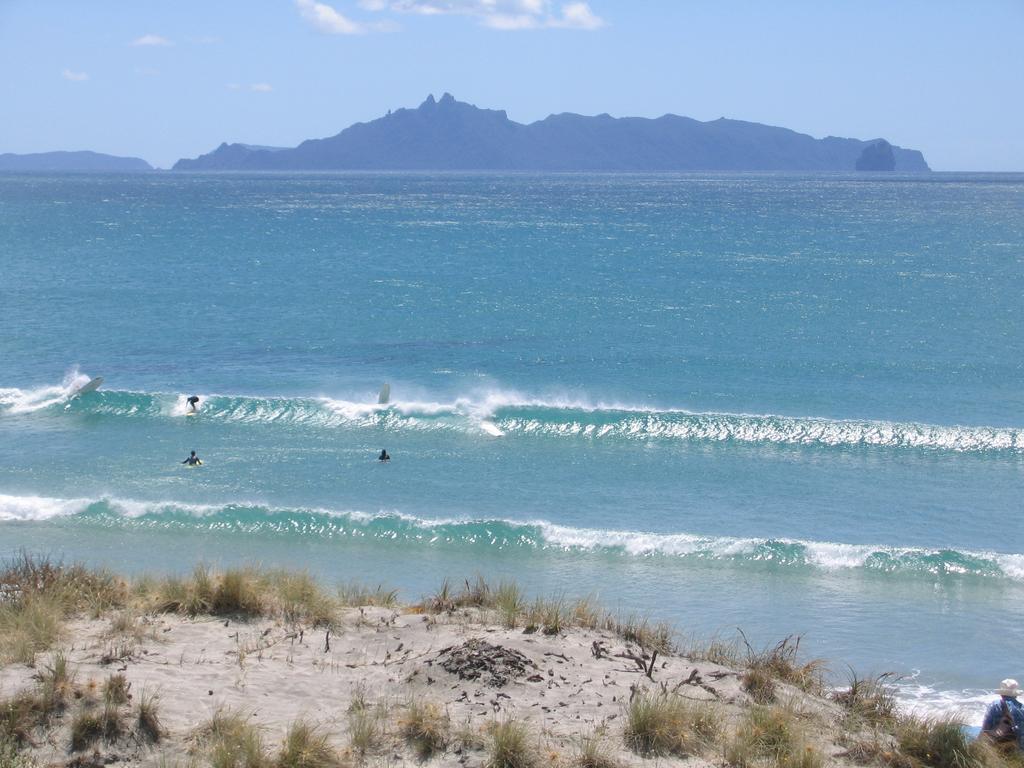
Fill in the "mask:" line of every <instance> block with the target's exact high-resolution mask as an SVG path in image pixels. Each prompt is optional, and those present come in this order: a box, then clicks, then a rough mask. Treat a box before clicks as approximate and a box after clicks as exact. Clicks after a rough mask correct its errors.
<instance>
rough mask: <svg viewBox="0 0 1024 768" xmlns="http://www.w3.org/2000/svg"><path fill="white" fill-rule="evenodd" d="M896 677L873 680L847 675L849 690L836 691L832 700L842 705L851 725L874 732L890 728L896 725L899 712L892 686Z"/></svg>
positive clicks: (875, 678) (887, 673)
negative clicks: (873, 729) (865, 727)
mask: <svg viewBox="0 0 1024 768" xmlns="http://www.w3.org/2000/svg"><path fill="white" fill-rule="evenodd" d="M895 679H896V676H895V675H894V674H893V673H891V672H885V673H883V674H881V675H877V676H876V677H859V676H858V675H857V673H856V672H853V671H852V670H851V671H850V686H849V687H848V688H846V689H844V690H838V691H835V692H834V693H833V694H832V699H833V700H834V701H836V702H837V703H839V704H841V705H842V707H843V708H844V709H845V710H846V712H847V717H848V718H849V719H850V720H851V723H850V724H851V725H852V726H853V727H857V726H859V725H861V724H864V725H868V726H872V727H875V728H878V727H885V728H892V727H894V726H895V725H896V722H897V715H898V711H897V708H896V694H895V691H894V689H893V686H892V682H893V681H895Z"/></svg>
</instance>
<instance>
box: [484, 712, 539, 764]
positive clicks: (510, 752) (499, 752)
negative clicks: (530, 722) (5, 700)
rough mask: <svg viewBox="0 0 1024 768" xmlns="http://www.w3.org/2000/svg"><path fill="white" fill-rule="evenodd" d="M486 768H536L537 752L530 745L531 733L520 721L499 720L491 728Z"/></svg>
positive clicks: (537, 762)
mask: <svg viewBox="0 0 1024 768" xmlns="http://www.w3.org/2000/svg"><path fill="white" fill-rule="evenodd" d="M488 736H489V738H488V743H487V761H486V762H485V763H484V768H536V766H538V765H539V764H540V760H539V758H538V756H537V751H536V750H535V749H534V748H533V745H532V744H531V743H530V731H529V730H528V729H527V727H526V725H525V724H524V723H522V722H520V721H518V720H514V719H511V718H509V719H506V720H498V721H497V722H495V723H493V724H492V725H491V727H490V733H489V734H488Z"/></svg>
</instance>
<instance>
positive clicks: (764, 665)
mask: <svg viewBox="0 0 1024 768" xmlns="http://www.w3.org/2000/svg"><path fill="white" fill-rule="evenodd" d="M740 635H741V636H742V637H743V643H744V645H746V648H747V659H746V667H747V669H748V670H750V671H751V672H757V673H761V674H764V675H767V676H769V677H772V678H774V679H776V680H781V681H782V682H784V683H789V684H790V685H794V686H796V687H797V688H799V689H800V690H801V691H804V692H805V693H812V694H815V695H820V694H821V693H823V692H824V690H825V679H824V675H825V663H824V662H823V661H822V660H821V659H811V660H810V661H800V659H799V656H800V636H799V635H790V636H789V637H784V638H783V639H782V640H780V641H779V642H778V643H776V644H775V645H773V646H769V647H768V648H765V649H764V650H762V651H755V650H754V649H753V647H752V646H751V645H750V643H749V642H747V638H746V636H745V635H743V633H742V632H740Z"/></svg>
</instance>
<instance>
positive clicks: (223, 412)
mask: <svg viewBox="0 0 1024 768" xmlns="http://www.w3.org/2000/svg"><path fill="white" fill-rule="evenodd" d="M87 380H88V377H86V376H83V375H81V374H79V373H78V372H77V371H75V372H73V374H72V375H70V376H69V377H68V378H67V379H65V381H64V382H63V383H62V384H61V385H58V386H50V387H41V388H39V389H35V390H20V389H10V388H8V389H0V415H10V416H17V415H21V416H25V415H28V414H33V413H37V412H50V413H60V414H64V413H70V414H72V415H74V414H79V415H91V416H97V417H114V418H150V419H168V418H177V417H184V416H185V415H186V404H185V397H184V396H183V395H174V394H165V393H151V392H130V391H118V390H100V391H97V392H93V393H90V394H89V395H87V396H85V397H81V398H78V399H75V400H70V401H69V400H68V397H69V395H70V393H71V392H73V391H74V389H75V388H76V387H78V386H80V385H81V384H83V383H84V382H85V381H87ZM199 417H200V418H201V419H203V420H204V421H213V422H225V423H238V424H269V425H296V426H305V427H310V428H350V429H360V428H374V429H384V430H388V431H406V430H413V431H449V432H460V433H468V434H488V435H491V436H501V435H510V436H520V437H548V438H575V439H581V440H626V441H645V440H665V441H689V442H706V443H739V444H769V445H783V446H812V447H824V448H833V447H839V448H861V447H869V448H894V449H907V448H909V449H921V450H934V451H954V452H970V453H977V452H991V451H996V452H1011V453H1024V428H1018V427H984V426H944V425H936V424H923V423H917V422H891V421H878V420H870V419H827V418H817V417H799V416H777V415H757V414H734V413H711V412H705V413H701V412H692V411H687V410H682V409H654V408H642V407H634V406H630V405H622V404H596V405H595V404H590V403H587V402H585V401H575V400H567V399H566V400H559V399H537V398H530V397H523V396H519V395H517V394H515V393H507V392H500V391H498V392H489V393H483V394H480V395H478V396H473V397H465V398H455V399H452V400H449V401H430V400H409V401H402V400H399V401H397V402H394V403H391V404H389V405H377V404H375V403H371V402H365V401H364V402H359V401H353V400H340V399H333V398H327V397H320V398H313V397H307V398H303V397H297V398H296V397H246V396H238V395H216V394H211V395H206V396H202V405H201V411H200V413H199Z"/></svg>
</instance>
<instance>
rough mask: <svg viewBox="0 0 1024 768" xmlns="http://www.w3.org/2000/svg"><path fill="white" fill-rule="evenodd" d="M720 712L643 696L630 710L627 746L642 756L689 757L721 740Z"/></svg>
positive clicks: (662, 697) (675, 698)
mask: <svg viewBox="0 0 1024 768" xmlns="http://www.w3.org/2000/svg"><path fill="white" fill-rule="evenodd" d="M720 722H721V717H720V714H719V712H718V708H717V707H715V705H713V704H711V703H708V702H696V701H689V700H687V699H684V698H682V697H680V696H676V695H667V694H652V693H646V692H645V693H641V694H639V695H637V696H635V697H633V700H632V701H630V702H629V704H628V705H627V706H626V726H625V731H624V736H625V740H626V745H627V746H628V747H629V748H630V749H632V750H633V751H634V752H636V753H637V754H639V755H644V756H663V755H675V756H677V757H685V756H688V755H693V754H696V753H697V752H699V751H700V750H702V749H704V748H705V747H708V746H710V745H711V744H714V743H715V742H716V741H718V739H719V738H720V736H721V730H720Z"/></svg>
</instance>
